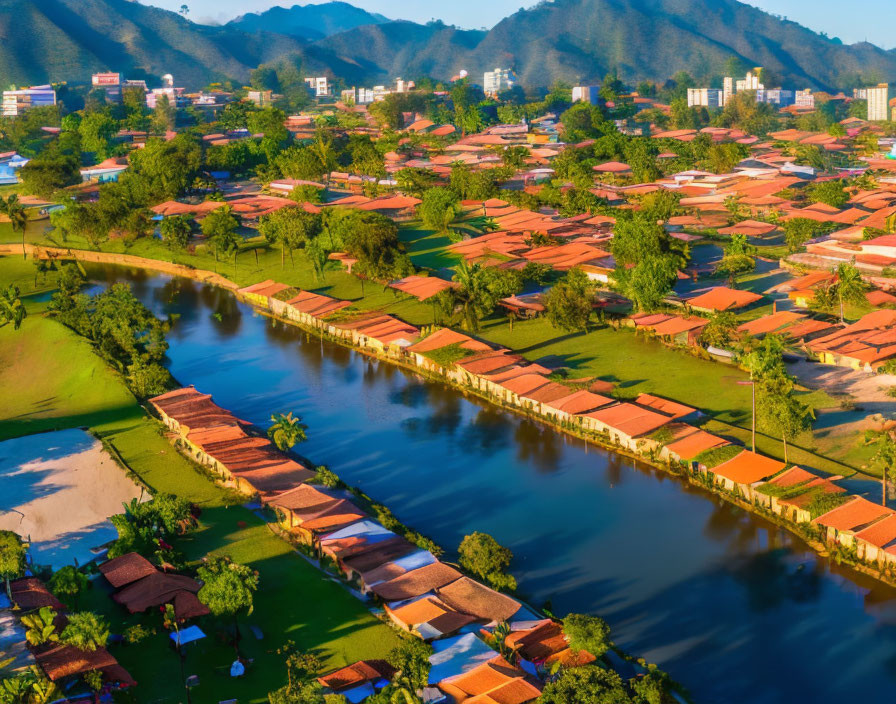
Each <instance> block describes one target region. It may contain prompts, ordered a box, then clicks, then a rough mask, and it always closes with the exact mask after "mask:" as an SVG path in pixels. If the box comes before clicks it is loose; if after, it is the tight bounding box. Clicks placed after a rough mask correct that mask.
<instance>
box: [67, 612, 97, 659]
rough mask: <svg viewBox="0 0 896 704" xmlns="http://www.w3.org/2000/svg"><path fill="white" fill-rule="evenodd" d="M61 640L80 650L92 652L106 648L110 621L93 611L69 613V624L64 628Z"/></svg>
mask: <svg viewBox="0 0 896 704" xmlns="http://www.w3.org/2000/svg"><path fill="white" fill-rule="evenodd" d="M59 640H60V641H61V642H62V643H65V644H66V645H70V646H72V647H73V648H77V649H78V650H84V651H91V652H92V651H94V650H97V649H98V648H104V647H106V642H107V641H108V640H109V623H108V622H107V621H106V619H105V618H103V617H102V616H98V615H97V614H95V613H93V612H91V611H79V612H77V613H73V614H69V616H68V624H67V625H66V627H65V628H64V629H62V634H61V635H60V637H59Z"/></svg>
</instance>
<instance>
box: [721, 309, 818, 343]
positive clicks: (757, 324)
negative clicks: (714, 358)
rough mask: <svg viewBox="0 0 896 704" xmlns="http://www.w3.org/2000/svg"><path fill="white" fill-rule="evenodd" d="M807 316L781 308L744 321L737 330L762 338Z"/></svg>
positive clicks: (743, 333)
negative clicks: (769, 313)
mask: <svg viewBox="0 0 896 704" xmlns="http://www.w3.org/2000/svg"><path fill="white" fill-rule="evenodd" d="M805 318H806V316H805V315H804V314H802V313H796V312H794V311H792V310H779V311H777V312H776V313H772V314H771V315H763V316H762V317H761V318H756V319H755V320H750V321H748V322H746V323H743V324H742V325H739V326H738V327H737V331H738V332H739V333H741V334H742V335H750V336H751V337H760V338H761V337H763V336H765V335H770V334H777V333H780V332H781V331H783V330H785V329H786V328H787V327H789V326H791V325H793V324H794V323H796V322H797V321H800V320H805Z"/></svg>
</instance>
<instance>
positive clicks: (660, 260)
mask: <svg viewBox="0 0 896 704" xmlns="http://www.w3.org/2000/svg"><path fill="white" fill-rule="evenodd" d="M677 275H678V267H677V265H676V262H675V259H674V258H673V257H671V256H668V255H667V256H655V255H654V256H647V257H645V258H644V259H642V260H641V261H640V262H638V263H637V264H635V266H634V267H633V268H631V269H630V270H628V271H627V272H626V276H625V277H624V279H623V280H624V285H625V288H624V290H625V293H626V295H627V296H628V297H629V298H631V299H632V302H633V303H634V304H635V305H636V306H637V308H638V310H641V311H649V310H655V309H656V308H657V307H658V306H659V305H660V304H661V303H662V302H663V298H664V297H665V296H666V295H667V294H668V293H669V292H670V291H671V290H672V286H673V284H674V283H675V281H676V278H677Z"/></svg>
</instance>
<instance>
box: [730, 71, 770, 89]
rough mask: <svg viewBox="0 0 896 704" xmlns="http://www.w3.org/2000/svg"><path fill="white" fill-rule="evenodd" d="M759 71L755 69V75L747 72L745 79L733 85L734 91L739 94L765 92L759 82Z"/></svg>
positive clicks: (763, 86)
mask: <svg viewBox="0 0 896 704" xmlns="http://www.w3.org/2000/svg"><path fill="white" fill-rule="evenodd" d="M759 71H760V69H756V73H753V71H747V75H746V77H745V78H744V79H743V80H740V81H737V82H736V83H735V84H734V86H735V91H736V92H738V93H740V92H741V91H745V90H765V84H763V83H760V81H759Z"/></svg>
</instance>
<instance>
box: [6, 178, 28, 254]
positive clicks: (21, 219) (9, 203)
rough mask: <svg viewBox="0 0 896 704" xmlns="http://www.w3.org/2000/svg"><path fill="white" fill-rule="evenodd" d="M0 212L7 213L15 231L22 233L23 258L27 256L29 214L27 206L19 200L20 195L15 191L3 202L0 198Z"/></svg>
mask: <svg viewBox="0 0 896 704" xmlns="http://www.w3.org/2000/svg"><path fill="white" fill-rule="evenodd" d="M0 212H3V213H5V214H6V217H8V218H9V223H10V225H12V231H13V232H21V233H22V258H23V259H24V258H25V229H26V228H27V227H28V216H27V215H26V214H25V206H24V205H22V203H21V202H20V201H19V196H17V195H16V194H15V193H13V194H12V195H11V196H9V198H7V199H6V201H5V202H3V199H2V198H0Z"/></svg>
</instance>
